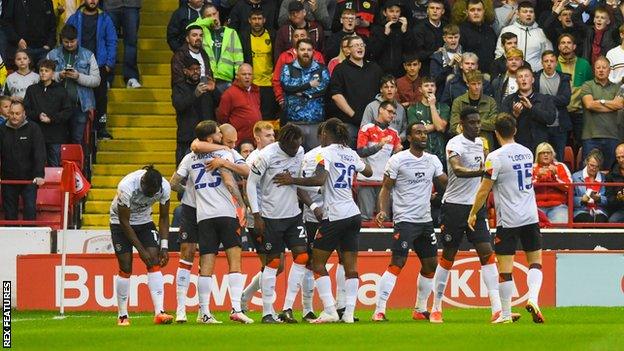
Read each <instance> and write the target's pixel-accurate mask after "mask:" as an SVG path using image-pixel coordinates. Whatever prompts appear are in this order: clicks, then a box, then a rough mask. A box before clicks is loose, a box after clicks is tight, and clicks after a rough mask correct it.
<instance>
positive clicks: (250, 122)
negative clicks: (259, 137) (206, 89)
mask: <svg viewBox="0 0 624 351" xmlns="http://www.w3.org/2000/svg"><path fill="white" fill-rule="evenodd" d="M260 120H262V113H261V112H260V90H259V89H258V86H257V85H255V84H253V68H252V67H251V65H249V64H247V63H243V64H242V65H241V66H240V67H239V68H238V71H237V72H236V80H234V82H233V83H232V85H231V86H230V87H229V88H227V90H226V91H225V92H224V93H223V95H222V96H221V101H220V102H219V108H218V109H217V121H218V122H219V123H229V124H231V125H232V126H234V128H236V131H237V132H238V133H237V134H238V141H242V140H248V139H252V138H253V126H254V124H255V123H256V122H258V121H260Z"/></svg>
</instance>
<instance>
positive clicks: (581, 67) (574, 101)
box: [557, 34, 594, 150]
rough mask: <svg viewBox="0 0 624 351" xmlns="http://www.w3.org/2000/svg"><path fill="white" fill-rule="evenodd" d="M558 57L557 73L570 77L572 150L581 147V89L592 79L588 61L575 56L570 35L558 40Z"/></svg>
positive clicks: (572, 38)
mask: <svg viewBox="0 0 624 351" xmlns="http://www.w3.org/2000/svg"><path fill="white" fill-rule="evenodd" d="M558 48H559V56H558V57H557V62H558V63H557V71H558V72H562V73H566V74H569V75H570V76H571V77H572V96H571V98H570V104H569V105H568V113H569V115H570V122H571V123H572V140H573V144H571V145H573V146H574V150H578V149H579V147H580V146H581V135H582V132H583V106H582V103H581V87H582V86H583V84H584V83H585V82H587V81H589V80H592V79H593V78H594V73H593V70H592V67H591V65H590V64H589V61H587V60H586V59H584V58H582V57H578V56H577V55H576V44H575V39H574V36H573V35H572V34H562V35H561V36H560V37H559V40H558Z"/></svg>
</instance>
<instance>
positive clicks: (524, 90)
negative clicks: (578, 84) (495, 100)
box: [500, 67, 557, 151]
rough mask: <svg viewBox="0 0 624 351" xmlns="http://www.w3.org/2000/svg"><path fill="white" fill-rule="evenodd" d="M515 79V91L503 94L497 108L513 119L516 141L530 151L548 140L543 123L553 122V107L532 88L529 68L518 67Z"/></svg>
mask: <svg viewBox="0 0 624 351" xmlns="http://www.w3.org/2000/svg"><path fill="white" fill-rule="evenodd" d="M516 80H517V82H518V91H517V92H516V93H514V94H511V95H508V96H507V97H505V98H504V99H503V104H502V106H501V107H500V109H501V111H502V112H507V113H510V114H511V115H512V116H514V117H515V118H516V120H517V123H518V131H517V132H516V141H517V142H518V143H519V144H522V145H524V146H525V147H527V148H529V150H531V151H534V150H535V148H536V147H537V145H538V144H539V143H542V142H545V141H548V129H547V126H549V125H551V124H552V123H553V122H554V121H555V118H556V116H557V109H556V108H555V104H554V103H553V101H552V99H551V97H550V96H547V95H544V94H540V93H537V92H535V91H534V89H533V83H535V77H533V71H532V70H531V68H528V67H520V68H518V70H517V71H516Z"/></svg>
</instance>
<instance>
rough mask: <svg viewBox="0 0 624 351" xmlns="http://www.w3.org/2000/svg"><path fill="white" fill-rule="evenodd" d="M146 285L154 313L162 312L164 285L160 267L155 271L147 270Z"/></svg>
mask: <svg viewBox="0 0 624 351" xmlns="http://www.w3.org/2000/svg"><path fill="white" fill-rule="evenodd" d="M147 286H148V287H149V290H150V295H152V303H153V304H154V314H159V313H162V312H163V311H164V310H163V301H164V292H163V289H164V286H165V280H164V279H163V275H162V272H161V271H160V269H158V270H156V271H155V272H147Z"/></svg>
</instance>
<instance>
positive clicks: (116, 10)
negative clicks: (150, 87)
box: [104, 0, 142, 89]
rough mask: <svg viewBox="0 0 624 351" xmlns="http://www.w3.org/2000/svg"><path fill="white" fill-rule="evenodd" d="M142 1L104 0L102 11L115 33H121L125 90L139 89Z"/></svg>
mask: <svg viewBox="0 0 624 351" xmlns="http://www.w3.org/2000/svg"><path fill="white" fill-rule="evenodd" d="M141 1H142V0H105V1H104V10H105V11H106V12H107V13H108V14H109V15H110V17H111V19H112V20H113V23H114V24H115V28H117V31H121V32H122V33H123V44H124V50H123V52H124V57H123V76H124V81H125V82H126V88H131V89H134V88H140V87H141V83H139V67H138V66H137V41H138V38H139V35H138V34H139V12H140V10H141Z"/></svg>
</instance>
